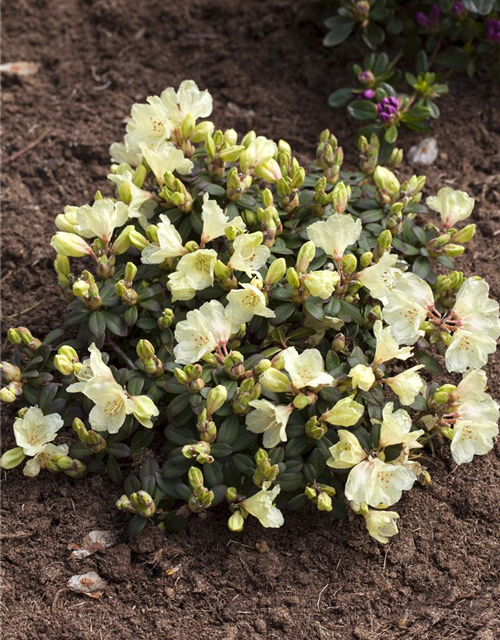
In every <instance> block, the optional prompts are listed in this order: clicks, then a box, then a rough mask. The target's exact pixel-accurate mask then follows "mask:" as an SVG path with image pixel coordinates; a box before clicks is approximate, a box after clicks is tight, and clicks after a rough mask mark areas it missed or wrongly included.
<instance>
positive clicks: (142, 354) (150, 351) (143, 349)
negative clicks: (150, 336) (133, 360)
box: [136, 340, 155, 360]
mask: <svg viewBox="0 0 500 640" xmlns="http://www.w3.org/2000/svg"><path fill="white" fill-rule="evenodd" d="M136 351H137V355H138V356H139V358H140V359H141V360H145V359H146V358H152V357H153V356H154V355H155V348H154V347H153V345H152V344H151V342H149V340H139V342H138V343H137V347H136Z"/></svg>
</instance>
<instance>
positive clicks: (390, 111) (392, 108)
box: [377, 96, 400, 124]
mask: <svg viewBox="0 0 500 640" xmlns="http://www.w3.org/2000/svg"><path fill="white" fill-rule="evenodd" d="M399 106H400V105H399V100H398V99H397V98H395V97H394V96H390V97H389V98H382V100H381V101H380V102H379V103H378V104H377V111H378V118H379V120H380V122H383V123H384V124H387V123H389V122H393V121H394V120H396V118H397V117H398V115H399Z"/></svg>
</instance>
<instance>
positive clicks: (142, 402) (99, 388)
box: [82, 379, 159, 433]
mask: <svg viewBox="0 0 500 640" xmlns="http://www.w3.org/2000/svg"><path fill="white" fill-rule="evenodd" d="M82 393H83V394H84V395H86V396H87V398H90V400H92V402H94V403H95V406H94V407H93V408H92V409H91V411H90V413H89V422H90V426H91V427H92V429H94V430H95V431H107V432H108V433H118V431H120V429H121V427H122V426H123V423H124V422H125V419H126V417H127V416H128V415H130V414H133V415H134V417H135V418H136V419H137V420H138V421H139V422H140V423H141V424H142V425H143V426H145V427H147V428H151V427H152V426H153V422H152V420H151V418H152V417H155V416H157V415H159V411H158V408H157V407H156V405H155V403H154V402H153V401H152V400H151V398H149V397H148V396H130V395H129V394H128V393H127V392H126V391H125V389H124V388H123V387H121V386H120V385H119V384H118V382H116V381H115V380H112V381H111V380H99V379H93V380H91V381H90V382H88V383H87V384H86V385H85V388H84V389H83V391H82Z"/></svg>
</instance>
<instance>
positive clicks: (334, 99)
mask: <svg viewBox="0 0 500 640" xmlns="http://www.w3.org/2000/svg"><path fill="white" fill-rule="evenodd" d="M354 99H355V96H354V94H353V89H351V87H344V88H343V89H338V90H337V91H334V92H333V93H332V94H330V97H329V98H328V104H329V105H330V107H332V108H333V109H340V108H341V107H346V106H347V105H348V104H350V103H351V102H352V101H353V100H354Z"/></svg>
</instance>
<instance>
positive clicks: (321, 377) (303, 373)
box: [282, 347, 333, 389]
mask: <svg viewBox="0 0 500 640" xmlns="http://www.w3.org/2000/svg"><path fill="white" fill-rule="evenodd" d="M282 357H283V361H284V364H285V370H286V371H287V372H288V374H289V375H290V378H291V379H292V383H293V386H294V387H295V388H296V389H303V388H304V387H319V386H320V385H324V384H331V383H332V382H333V378H332V376H331V375H330V374H329V373H326V371H325V369H324V363H323V357H322V356H321V353H320V352H319V351H318V350H317V349H306V350H305V351H303V352H302V353H301V354H300V355H299V353H298V351H297V349H296V348H295V347H289V348H288V349H285V350H284V351H283V352H282Z"/></svg>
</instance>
